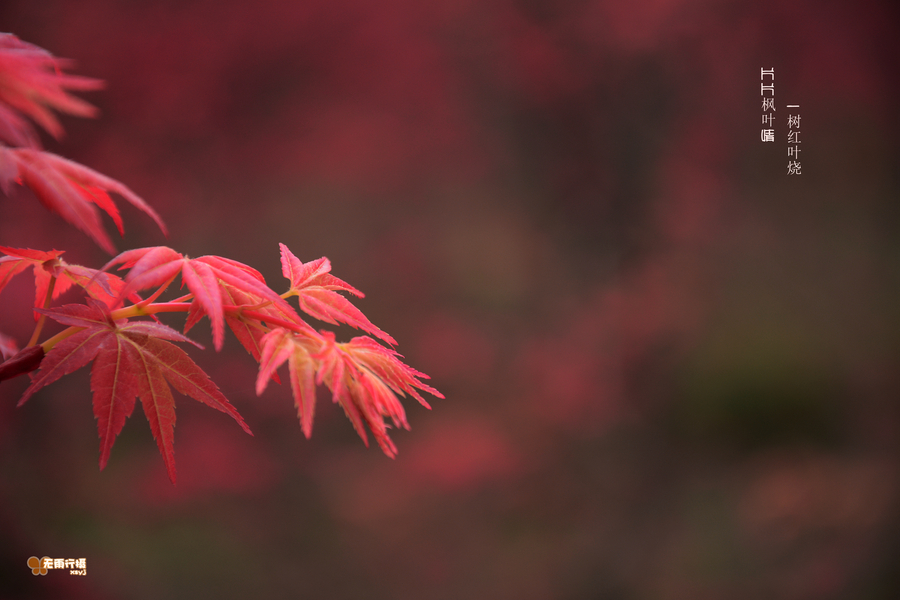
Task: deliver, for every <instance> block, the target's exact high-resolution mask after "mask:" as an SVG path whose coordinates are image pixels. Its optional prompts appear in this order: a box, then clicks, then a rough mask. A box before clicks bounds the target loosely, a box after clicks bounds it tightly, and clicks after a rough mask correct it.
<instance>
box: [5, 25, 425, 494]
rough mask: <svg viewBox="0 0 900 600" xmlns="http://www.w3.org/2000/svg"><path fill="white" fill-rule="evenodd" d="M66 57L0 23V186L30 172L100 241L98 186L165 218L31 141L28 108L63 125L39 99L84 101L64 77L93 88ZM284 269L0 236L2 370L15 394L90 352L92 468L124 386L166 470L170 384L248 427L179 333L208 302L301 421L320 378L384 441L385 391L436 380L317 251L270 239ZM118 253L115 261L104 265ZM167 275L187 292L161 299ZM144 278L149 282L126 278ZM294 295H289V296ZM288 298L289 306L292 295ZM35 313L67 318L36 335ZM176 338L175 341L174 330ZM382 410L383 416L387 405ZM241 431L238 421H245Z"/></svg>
mask: <svg viewBox="0 0 900 600" xmlns="http://www.w3.org/2000/svg"><path fill="white" fill-rule="evenodd" d="M66 64H67V63H66V62H65V61H62V60H60V59H56V58H54V57H53V56H52V55H50V54H49V53H47V52H46V51H44V50H42V49H40V48H37V47H36V46H33V45H30V44H27V43H25V42H22V41H20V40H19V39H18V38H16V37H15V36H12V35H9V34H0V187H2V189H3V190H4V192H5V193H6V194H7V195H8V196H10V195H12V194H13V191H14V190H13V188H14V184H20V185H23V186H25V187H27V188H29V189H30V190H31V191H32V192H33V194H34V195H35V196H36V197H37V199H38V200H39V201H40V202H41V203H42V204H43V205H44V206H46V207H47V208H48V209H50V210H51V211H52V212H55V213H57V214H59V215H60V216H61V217H62V218H63V219H65V220H66V221H68V222H69V223H70V224H72V225H73V226H75V227H77V228H78V229H80V230H81V231H83V232H84V233H85V234H87V235H88V236H89V237H90V238H91V239H92V240H94V242H95V243H97V244H98V245H99V246H100V247H101V248H103V249H104V250H106V251H107V252H109V253H110V254H113V253H114V252H115V251H114V248H113V245H112V242H111V240H110V239H109V237H108V236H107V234H106V232H105V230H104V229H103V227H102V223H101V220H100V214H99V211H98V208H99V209H101V210H103V211H104V212H105V213H107V214H108V215H109V216H110V217H111V218H112V219H113V222H114V223H115V224H116V226H117V228H118V230H119V232H120V234H121V233H123V226H122V219H121V217H120V216H119V212H118V209H117V208H116V206H115V204H114V203H113V201H112V199H111V198H110V195H109V194H110V193H115V194H117V195H119V196H121V197H123V198H125V200H127V201H128V202H130V203H131V204H132V205H134V206H136V207H138V208H139V209H141V210H142V211H143V212H145V213H146V214H148V215H149V216H150V217H151V218H152V219H153V220H154V221H155V222H156V223H157V225H158V226H159V227H160V229H161V230H162V231H163V233H166V228H165V224H164V223H163V221H162V219H161V218H160V217H159V215H158V214H157V213H156V212H155V211H154V210H153V209H152V208H151V207H150V206H149V205H148V204H147V203H146V202H145V201H144V200H143V199H142V198H140V197H139V196H138V195H137V194H135V193H134V192H133V191H131V190H130V189H129V188H128V187H126V186H125V185H123V184H121V183H120V182H118V181H115V180H113V179H111V178H109V177H106V176H105V175H102V174H100V173H97V172H96V171H93V170H92V169H89V168H88V167H85V166H84V165H80V164H78V163H75V162H72V161H69V160H67V159H65V158H62V157H60V156H57V155H55V154H51V153H48V152H45V151H43V150H42V149H41V147H40V144H39V140H38V137H37V134H36V132H35V130H34V128H33V126H32V125H31V124H30V123H29V121H28V119H31V120H33V121H34V122H35V123H36V124H38V125H39V126H41V127H42V128H43V129H44V130H46V131H47V132H48V133H50V134H51V135H53V136H55V137H60V136H61V135H62V128H61V126H60V124H59V123H58V121H57V120H56V118H55V117H54V115H53V113H52V111H51V109H54V110H59V111H62V112H67V113H69V114H73V115H77V116H93V114H94V112H95V111H94V109H93V107H91V106H90V105H89V104H87V103H86V102H84V101H83V100H80V99H78V98H76V97H74V96H71V95H70V94H69V93H68V90H91V89H97V88H98V87H100V86H101V85H102V84H101V82H99V81H97V80H94V79H90V78H85V77H78V76H73V75H66V74H63V73H62V70H61V69H62V67H64V66H66ZM280 248H281V265H282V273H283V274H284V276H285V278H286V279H287V280H288V282H289V286H288V289H287V291H285V292H283V293H281V294H279V293H278V292H276V291H275V290H273V289H272V288H271V287H269V285H268V284H267V283H266V281H265V279H264V278H263V276H262V275H261V274H260V273H259V271H257V270H256V269H254V268H252V267H250V266H248V265H245V264H243V263H240V262H237V261H235V260H231V259H229V258H225V257H221V256H201V257H198V258H190V257H188V256H185V255H183V254H181V253H179V252H176V251H175V250H173V249H171V248H169V247H167V246H156V247H149V248H137V249H133V250H126V251H124V252H122V253H120V254H118V255H117V256H115V257H114V258H113V259H112V260H110V261H109V262H108V263H107V264H106V265H105V266H103V267H102V268H101V269H92V268H88V267H84V266H81V265H74V264H69V263H67V262H66V261H65V260H64V259H63V258H62V255H63V251H59V250H50V251H43V250H35V249H31V248H11V247H6V246H0V252H2V253H3V254H4V255H5V256H3V257H0V291H2V290H3V288H4V287H5V286H6V285H7V284H8V283H9V281H10V280H11V279H12V278H13V277H15V276H16V275H18V274H20V273H23V272H25V271H27V270H28V269H32V270H33V274H34V281H35V302H34V315H35V320H36V326H35V329H34V333H33V335H32V338H31V340H30V341H29V342H28V344H27V345H26V346H25V348H24V349H22V350H21V351H19V350H18V345H17V344H16V342H15V340H13V339H12V338H10V337H8V336H5V335H3V334H2V333H0V352H2V356H3V358H4V359H6V360H5V362H3V363H2V364H0V380H3V379H8V378H11V377H15V376H18V375H22V374H25V373H28V374H29V376H30V377H31V384H30V385H29V386H28V388H27V389H26V390H25V393H24V394H23V396H22V398H21V400H20V401H19V406H21V405H22V404H24V403H25V402H26V401H27V400H28V399H30V398H31V397H32V396H33V395H34V394H35V393H37V392H38V391H39V390H41V389H42V388H44V387H45V386H47V385H49V384H51V383H54V382H56V381H57V380H59V379H60V378H62V377H64V376H65V375H68V374H70V373H72V372H74V371H76V370H78V369H81V368H82V367H86V366H87V365H89V364H90V365H91V390H92V392H93V411H94V416H95V417H96V419H97V427H98V434H99V437H100V468H101V469H103V468H104V467H105V466H106V464H107V461H108V460H109V454H110V451H111V449H112V446H113V444H114V442H115V438H116V436H118V434H119V433H120V432H121V430H122V428H123V426H124V424H125V421H126V420H127V419H128V417H129V416H131V414H132V412H133V411H134V407H135V405H136V403H137V400H140V403H141V407H142V409H143V411H144V414H145V415H146V416H147V420H148V421H149V423H150V429H151V431H152V433H153V437H154V439H155V440H156V442H157V445H158V446H159V449H160V452H161V454H162V456H163V460H164V462H165V465H166V470H167V472H168V474H169V478H170V479H171V480H172V482H173V483H174V482H175V480H176V471H175V455H174V428H175V400H174V396H173V394H172V388H174V389H175V391H177V392H178V393H180V394H183V395H185V396H190V397H191V398H194V399H195V400H197V401H199V402H202V403H204V404H206V405H208V406H210V407H212V408H215V409H217V410H219V411H221V412H224V413H226V414H228V415H229V416H231V417H232V418H233V419H234V420H235V421H237V423H238V424H239V425H240V426H241V428H243V429H244V431H246V432H247V433H251V432H250V428H249V427H248V426H247V424H246V422H245V421H244V419H243V418H242V417H241V415H240V414H239V413H238V412H237V410H236V409H235V408H234V407H233V406H232V405H231V404H230V403H229V402H228V400H227V399H226V398H225V396H224V395H223V394H222V392H221V391H220V390H219V388H218V387H217V386H216V385H215V383H213V382H212V381H211V380H210V379H209V377H208V376H207V375H206V373H205V372H203V370H202V369H200V367H199V366H197V364H196V363H195V362H194V361H193V360H192V359H191V358H190V356H189V355H188V354H187V352H185V351H184V350H183V349H182V348H180V347H179V346H177V345H175V343H189V344H192V345H194V346H196V347H198V348H202V346H200V344H197V343H196V342H194V341H193V340H191V339H190V338H188V337H187V336H186V335H185V334H186V333H187V332H188V331H189V330H190V329H191V328H192V327H193V326H194V325H196V324H197V323H198V322H199V321H200V320H202V319H203V318H204V317H207V318H208V319H209V321H210V327H211V329H212V336H213V345H214V346H215V348H216V350H220V349H221V348H222V345H223V342H224V337H225V329H226V325H227V327H228V329H230V330H231V331H232V333H233V334H234V335H235V337H236V338H237V339H238V341H239V342H240V343H241V345H242V346H243V347H244V348H245V349H246V350H247V351H248V352H249V353H250V355H251V356H252V357H253V358H254V359H255V360H256V361H257V362H259V365H260V368H259V374H258V377H257V381H256V391H257V394H258V395H259V394H262V393H263V391H264V390H265V388H266V387H267V385H268V382H269V381H270V380H275V381H279V379H278V374H277V372H276V371H277V369H278V368H279V367H280V366H282V365H283V364H284V363H287V364H288V372H289V378H290V385H291V390H292V393H293V398H294V403H295V405H296V408H297V413H298V417H299V419H300V423H301V426H302V429H303V433H304V434H305V435H306V437H307V438H308V437H309V436H310V435H311V433H312V425H313V416H314V414H315V397H316V395H315V390H316V386H317V385H324V386H326V387H327V388H328V389H329V390H330V391H331V394H332V399H333V401H334V402H335V403H337V404H339V405H340V406H341V407H342V408H343V410H344V412H345V413H346V415H347V417H348V418H349V419H350V421H351V423H352V424H353V427H354V428H355V429H356V431H357V433H358V434H359V436H360V437H361V438H362V440H363V442H365V444H366V445H368V434H367V431H366V430H367V429H368V430H369V431H371V432H372V434H373V435H374V437H375V440H376V441H377V443H378V445H379V446H380V447H381V449H382V450H383V451H384V453H385V454H387V455H388V456H390V457H394V456H396V453H397V447H396V446H395V445H394V443H393V441H392V440H391V439H390V437H389V435H388V429H389V427H390V426H394V427H404V428H407V429H408V428H409V424H408V422H407V420H406V414H405V411H404V409H403V406H402V404H401V403H400V400H399V398H398V395H399V396H407V395H408V396H411V397H413V398H415V399H416V400H417V401H418V402H419V403H420V404H422V405H423V406H425V407H427V408H430V407H429V405H428V403H427V402H426V401H425V399H424V398H423V397H422V395H421V394H420V392H427V393H429V394H431V395H433V396H436V397H439V398H442V397H443V396H442V395H441V394H440V392H438V391H437V390H436V389H434V388H433V387H431V386H429V385H427V384H425V383H424V382H423V381H422V380H423V379H427V378H428V377H427V376H426V375H425V374H423V373H420V372H419V371H416V370H415V369H413V368H411V367H409V366H408V365H406V364H404V363H403V362H402V361H401V360H400V359H401V358H402V356H401V355H400V354H398V353H397V352H396V351H395V350H393V349H392V348H389V347H387V346H385V345H382V344H381V343H379V342H377V341H375V340H374V339H372V337H369V336H370V335H371V336H374V337H375V338H378V339H379V340H381V341H383V342H384V343H386V344H389V345H391V346H395V345H396V341H395V340H394V339H393V338H392V337H391V336H390V335H388V334H387V333H385V332H384V331H382V330H381V329H379V328H378V327H376V326H375V325H374V324H373V323H372V322H371V321H369V319H367V318H366V317H365V315H363V314H362V312H360V310H359V309H358V308H356V307H355V306H354V305H353V304H352V303H351V302H350V300H349V299H348V298H347V297H345V296H344V295H342V292H346V293H348V294H351V295H353V296H357V297H363V294H362V292H360V291H359V290H357V289H356V288H354V287H353V286H351V285H350V284H348V283H346V282H344V281H342V280H341V279H338V278H337V277H335V276H334V275H332V274H331V263H330V262H329V260H328V259H327V258H324V257H323V258H320V259H318V260H313V261H310V262H307V263H304V262H302V261H301V260H300V259H298V258H297V257H296V256H295V255H294V254H293V253H292V252H291V251H290V249H288V247H287V246H286V245H284V244H280ZM113 267H118V269H117V270H118V272H120V273H121V272H122V271H127V272H126V273H124V274H117V273H112V272H109V270H110V269H112V268H113ZM179 277H180V279H181V285H182V287H186V288H187V292H188V293H187V294H186V295H184V296H182V297H180V298H177V299H175V300H173V301H167V302H160V301H158V299H159V297H160V296H161V295H162V294H163V292H164V291H165V290H166V289H167V288H168V287H169V286H170V285H171V284H172V283H173V282H174V281H175V280H176V279H178V278H179ZM71 288H78V289H80V290H81V291H82V293H83V294H84V297H85V300H84V303H81V304H65V305H62V306H53V303H54V301H55V300H57V298H58V297H59V296H60V294H62V293H63V292H65V291H67V290H69V289H71ZM148 290H149V296H147V297H146V298H143V297H142V296H141V295H140V294H141V293H146V292H147V291H148ZM291 298H296V302H297V308H294V306H293V305H292V304H291V303H290V302H288V300H289V299H291ZM298 309H299V311H298ZM171 312H184V313H186V319H185V325H184V329H183V332H178V331H176V330H175V329H172V328H171V327H169V326H167V325H164V324H162V323H161V322H159V320H158V316H157V315H160V314H162V313H171ZM301 313H304V314H305V315H306V316H307V317H313V318H315V319H318V320H320V321H324V322H326V323H331V324H341V323H343V324H347V325H350V326H351V327H354V328H356V329H360V330H362V331H363V332H365V333H366V334H368V335H362V336H357V337H354V338H353V339H352V340H350V341H349V342H346V343H338V342H337V341H336V339H335V336H334V334H332V333H331V332H328V331H317V330H316V329H314V328H313V327H312V326H310V325H309V324H308V323H307V322H306V321H305V320H304V318H303V317H301ZM47 319H51V320H53V321H56V322H58V323H60V324H62V325H63V326H65V329H63V331H61V332H60V333H58V334H56V335H54V336H52V337H49V338H48V339H46V340H44V341H40V334H41V332H42V331H43V326H44V324H45V322H46V320H47ZM173 342H174V343H173ZM386 419H389V420H390V424H388V423H386V422H385V420H386ZM251 435H252V434H251Z"/></svg>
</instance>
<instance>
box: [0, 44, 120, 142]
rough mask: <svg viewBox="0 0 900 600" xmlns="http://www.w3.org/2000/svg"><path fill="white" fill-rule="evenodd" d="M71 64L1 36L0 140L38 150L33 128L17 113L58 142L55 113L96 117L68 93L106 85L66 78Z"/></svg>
mask: <svg viewBox="0 0 900 600" xmlns="http://www.w3.org/2000/svg"><path fill="white" fill-rule="evenodd" d="M70 64H71V61H67V60H65V59H59V58H55V57H54V56H53V55H52V54H50V53H49V52H47V51H46V50H44V49H43V48H39V47H38V46H35V45H33V44H29V43H27V42H23V41H21V40H20V39H19V38H17V37H16V36H14V35H12V34H9V33H2V34H0V107H2V110H0V139H3V140H5V141H7V142H8V143H11V144H14V145H17V146H32V147H35V148H37V147H39V145H38V142H37V136H36V135H35V133H34V131H33V129H32V127H31V125H29V124H28V122H27V121H25V120H24V119H22V118H21V117H20V116H19V115H18V114H16V112H15V111H18V112H19V113H22V114H24V115H27V116H28V117H30V118H31V119H33V120H34V121H35V122H36V123H38V124H39V125H40V126H41V127H43V128H44V129H45V130H46V131H47V132H48V133H49V134H50V135H52V136H53V137H55V138H57V139H59V138H61V137H62V134H63V129H62V126H61V125H60V124H59V121H57V119H56V117H55V116H54V115H53V112H52V110H58V111H60V112H64V113H69V114H71V115H76V116H79V117H92V116H94V115H96V113H97V109H96V108H95V107H93V106H91V105H90V104H88V103H87V102H85V101H84V100H81V99H79V98H76V97H75V96H71V95H69V94H68V93H67V90H81V91H84V90H96V89H99V88H102V87H103V82H102V81H100V80H99V79H93V78H90V77H81V76H78V75H66V74H64V73H63V72H62V69H63V68H64V67H66V66H69V65H70ZM7 107H9V108H7Z"/></svg>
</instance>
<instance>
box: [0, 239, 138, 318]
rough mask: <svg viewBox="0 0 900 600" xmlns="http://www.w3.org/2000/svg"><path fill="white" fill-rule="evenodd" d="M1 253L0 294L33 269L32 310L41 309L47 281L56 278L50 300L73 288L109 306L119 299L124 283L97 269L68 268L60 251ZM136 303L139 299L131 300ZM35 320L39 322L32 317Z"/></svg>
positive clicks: (3, 249) (12, 250)
mask: <svg viewBox="0 0 900 600" xmlns="http://www.w3.org/2000/svg"><path fill="white" fill-rule="evenodd" d="M0 252H3V253H4V254H6V255H7V256H3V257H0V291H3V288H4V287H5V286H6V284H7V283H8V282H9V280H10V279H12V278H13V277H14V276H15V275H17V274H18V273H21V272H22V271H24V270H25V269H27V268H28V267H34V285H35V297H34V307H35V308H42V307H43V306H44V301H45V299H46V297H47V289H48V288H49V286H50V278H51V277H56V283H55V284H54V286H53V299H55V298H57V297H58V296H59V295H60V294H62V293H63V292H65V291H66V290H68V289H69V288H70V287H71V286H72V285H77V286H79V287H81V288H83V289H84V291H85V292H87V293H88V295H90V296H91V297H92V298H96V299H97V300H100V301H102V302H103V303H104V304H106V305H107V306H112V304H113V302H114V301H115V300H117V299H118V296H119V292H121V291H122V288H124V287H125V282H124V281H122V279H121V278H120V277H118V276H116V275H113V274H112V273H101V272H100V271H98V270H97V269H89V268H88V267H82V266H81V265H70V264H69V263H67V262H66V261H64V260H63V259H62V258H61V256H62V254H63V251H61V250H51V251H49V252H45V251H42V250H32V249H30V248H9V247H6V246H0ZM133 299H134V300H135V301H139V300H140V298H138V297H137V296H134V297H133ZM34 316H35V319H37V318H38V315H37V313H35V315H34Z"/></svg>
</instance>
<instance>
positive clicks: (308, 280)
mask: <svg viewBox="0 0 900 600" xmlns="http://www.w3.org/2000/svg"><path fill="white" fill-rule="evenodd" d="M279 246H280V247H281V271H282V273H284V276H285V277H287V278H288V280H289V281H290V282H291V290H290V292H289V295H291V296H297V298H298V299H299V301H300V309H301V310H302V311H303V312H305V313H306V314H308V315H310V316H311V317H315V318H316V319H319V320H320V321H325V322H326V323H331V324H333V325H337V324H338V322H339V321H340V322H341V323H346V324H347V325H350V326H351V327H353V328H355V329H362V330H363V331H365V332H366V333H370V334H372V335H374V336H375V337H378V338H381V339H382V340H384V341H386V342H387V343H389V344H391V345H393V346H396V345H397V342H396V341H394V338H392V337H391V336H390V335H388V334H387V333H385V332H384V331H382V330H381V329H379V328H378V327H376V326H375V325H374V324H372V322H371V321H369V319H367V318H366V316H365V315H364V314H362V312H360V310H359V309H358V308H356V307H355V306H353V304H351V303H350V301H349V300H347V299H346V298H344V297H343V296H341V295H340V294H338V293H337V291H335V290H339V291H345V292H350V293H351V294H353V295H354V296H357V297H359V298H362V297H364V294H363V293H362V292H360V291H359V290H358V289H356V288H355V287H353V286H352V285H350V284H349V283H346V282H344V281H342V280H340V279H338V278H337V277H335V276H334V275H331V274H330V271H331V262H330V261H329V260H328V259H327V258H325V257H322V258H320V259H318V260H313V261H310V262H308V263H303V262H302V261H300V259H298V258H297V257H296V256H294V254H293V253H292V252H291V251H290V250H289V249H288V247H287V246H285V245H284V244H279Z"/></svg>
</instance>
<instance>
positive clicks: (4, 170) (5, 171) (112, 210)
mask: <svg viewBox="0 0 900 600" xmlns="http://www.w3.org/2000/svg"><path fill="white" fill-rule="evenodd" d="M13 179H16V180H17V181H19V182H21V183H22V184H24V185H25V186H27V187H28V188H30V189H31V191H32V192H34V195H35V196H37V199H38V200H40V202H41V204H43V205H44V206H45V207H46V208H47V209H48V210H50V211H52V212H55V213H57V214H58V215H59V216H61V217H62V218H63V219H65V220H66V221H67V222H69V223H70V224H71V225H74V226H75V227H77V228H78V229H80V230H81V231H82V232H83V233H85V234H87V235H88V236H89V237H90V238H91V239H93V240H94V241H95V242H96V243H97V245H98V246H100V247H101V248H103V249H104V250H106V251H107V252H109V253H110V254H114V253H115V248H114V247H113V244H112V241H111V240H110V239H109V236H108V235H107V234H106V231H105V230H104V229H103V225H102V223H101V222H100V214H99V212H98V211H97V208H96V207H97V206H99V207H100V208H102V209H103V210H104V211H105V212H106V213H107V214H109V216H110V217H112V219H113V221H114V222H115V224H116V227H117V228H118V230H119V234H123V233H124V228H123V226H122V218H121V217H120V216H119V210H118V209H117V208H116V205H115V204H114V203H113V201H112V199H111V198H110V197H109V194H108V193H107V192H114V193H116V194H118V195H120V196H122V197H123V198H125V199H126V200H128V202H130V203H131V204H132V205H134V206H135V207H137V208H139V209H140V210H142V211H143V212H145V213H146V214H148V215H150V217H151V218H152V219H153V220H154V221H155V222H156V224H157V225H158V226H159V228H160V229H161V230H162V232H163V233H164V234H165V235H167V236H168V231H167V230H166V225H165V223H163V221H162V218H160V216H159V215H158V214H156V211H155V210H153V208H152V207H150V205H149V204H147V203H146V202H144V200H143V199H142V198H141V197H140V196H138V195H137V194H135V193H134V192H133V191H131V190H130V189H129V188H128V187H127V186H126V185H124V184H123V183H120V182H118V181H116V180H115V179H112V178H110V177H107V176H106V175H103V174H101V173H98V172H97V171H94V170H93V169H89V168H88V167H85V166H84V165H81V164H78V163H76V162H73V161H71V160H68V159H65V158H63V157H61V156H57V155H56V154H52V153H50V152H42V151H40V150H33V149H31V148H7V147H4V146H0V186H2V187H3V190H4V191H5V192H6V194H7V195H10V193H11V186H10V184H11V181H12V180H13Z"/></svg>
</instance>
